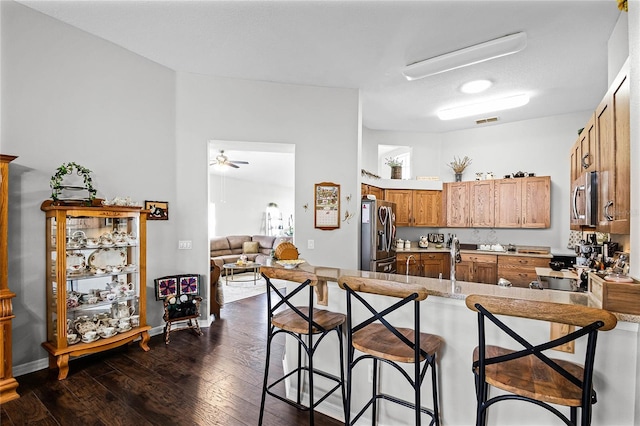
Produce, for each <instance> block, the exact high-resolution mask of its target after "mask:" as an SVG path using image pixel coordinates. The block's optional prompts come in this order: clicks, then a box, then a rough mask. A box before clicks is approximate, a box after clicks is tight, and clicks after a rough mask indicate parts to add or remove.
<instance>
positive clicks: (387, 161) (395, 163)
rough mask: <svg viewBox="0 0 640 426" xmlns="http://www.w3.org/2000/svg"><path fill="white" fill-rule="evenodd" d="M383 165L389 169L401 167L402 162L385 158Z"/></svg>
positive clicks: (392, 158) (394, 158)
mask: <svg viewBox="0 0 640 426" xmlns="http://www.w3.org/2000/svg"><path fill="white" fill-rule="evenodd" d="M384 160H385V163H384V164H386V165H387V166H389V167H402V161H400V160H398V158H396V157H388V158H385V159H384Z"/></svg>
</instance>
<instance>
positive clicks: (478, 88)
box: [460, 80, 493, 94]
mask: <svg viewBox="0 0 640 426" xmlns="http://www.w3.org/2000/svg"><path fill="white" fill-rule="evenodd" d="M492 84H493V83H491V82H490V81H489V80H473V81H469V82H468V83H465V84H463V85H462V86H461V87H460V91H461V92H462V93H467V94H472V93H481V92H484V91H485V90H487V89H488V88H489V87H491V85H492Z"/></svg>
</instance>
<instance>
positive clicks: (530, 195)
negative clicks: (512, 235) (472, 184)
mask: <svg viewBox="0 0 640 426" xmlns="http://www.w3.org/2000/svg"><path fill="white" fill-rule="evenodd" d="M495 193H496V212H495V217H496V219H495V227H496V228H549V227H550V226H551V178H550V177H549V176H541V177H526V178H517V179H499V180H496V181H495Z"/></svg>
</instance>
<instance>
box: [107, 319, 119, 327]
mask: <svg viewBox="0 0 640 426" xmlns="http://www.w3.org/2000/svg"><path fill="white" fill-rule="evenodd" d="M119 322H120V320H119V319H118V318H109V327H117V326H118V323H119Z"/></svg>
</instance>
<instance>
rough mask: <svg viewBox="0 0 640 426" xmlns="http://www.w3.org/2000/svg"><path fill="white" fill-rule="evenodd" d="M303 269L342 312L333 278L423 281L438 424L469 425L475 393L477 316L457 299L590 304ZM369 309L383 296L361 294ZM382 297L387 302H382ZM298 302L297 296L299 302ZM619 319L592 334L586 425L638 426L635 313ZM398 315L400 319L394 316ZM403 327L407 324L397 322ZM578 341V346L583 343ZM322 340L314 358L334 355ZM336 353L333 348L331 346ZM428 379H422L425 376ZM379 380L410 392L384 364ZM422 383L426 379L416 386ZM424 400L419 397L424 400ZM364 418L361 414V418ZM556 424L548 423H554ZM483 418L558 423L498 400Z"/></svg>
mask: <svg viewBox="0 0 640 426" xmlns="http://www.w3.org/2000/svg"><path fill="white" fill-rule="evenodd" d="M300 267H301V268H302V269H304V270H306V271H309V272H313V273H315V274H316V275H317V276H318V278H319V279H320V280H322V281H324V282H326V288H325V291H324V292H323V291H321V292H320V295H322V296H324V299H325V300H324V302H323V303H326V305H327V308H328V309H330V310H332V311H334V312H346V296H345V293H344V292H343V290H341V289H340V288H339V287H338V284H337V281H338V278H339V277H340V276H359V277H371V278H380V279H385V280H390V281H395V282H397V283H398V285H402V284H404V283H411V284H418V285H422V286H424V287H425V288H426V289H427V291H428V293H429V297H428V298H427V299H426V300H425V301H424V302H423V303H422V310H421V316H422V317H421V328H423V330H424V331H426V332H429V333H434V334H437V335H440V336H441V337H443V338H444V340H445V346H444V350H443V352H442V354H441V356H440V359H439V361H438V362H439V375H440V384H439V386H440V398H441V403H440V408H441V415H442V424H449V425H463V424H472V423H473V422H474V421H475V404H476V402H475V391H474V379H473V374H472V372H471V360H472V352H473V348H474V347H475V346H476V345H477V339H478V337H477V317H476V314H475V313H473V312H471V311H470V310H469V309H467V308H466V306H465V303H464V299H465V298H466V296H467V295H469V294H484V295H494V296H505V297H513V298H520V299H525V300H534V301H536V300H537V301H551V302H557V303H565V304H578V305H584V306H597V303H598V301H597V300H595V298H594V297H593V295H592V294H591V293H588V292H587V293H578V292H566V291H555V290H542V291H541V290H532V289H528V288H517V287H509V288H505V287H500V286H497V285H487V284H479V283H474V282H464V281H454V282H452V281H450V280H448V279H437V278H436V279H434V278H425V277H417V276H408V275H397V274H384V273H376V272H369V271H357V270H345V269H339V268H331V267H314V266H312V265H302V266H300ZM368 296H369V298H368V300H370V302H371V303H372V304H373V306H374V307H376V308H380V307H381V306H387V305H388V303H389V302H388V299H387V298H385V297H383V296H372V295H368ZM385 299H387V300H385ZM298 302H300V303H304V302H303V301H302V300H298ZM616 317H617V318H618V321H619V322H618V325H617V327H616V328H615V329H614V330H612V331H607V332H602V333H600V334H599V337H598V349H597V353H596V360H595V361H596V363H595V373H594V387H595V389H596V391H597V393H598V402H597V404H595V405H594V411H593V422H592V423H593V424H616V425H631V424H638V422H639V421H640V419H639V418H638V417H637V416H638V412H640V398H638V395H636V394H635V392H636V383H635V381H636V380H637V379H636V378H637V377H639V376H640V373H639V371H638V369H639V368H640V366H639V365H638V356H639V354H640V331H639V330H640V329H639V327H640V315H629V314H616ZM399 320H400V321H401V319H399ZM522 321H524V320H522V319H517V318H509V319H507V320H505V322H507V323H508V324H509V325H512V326H516V327H517V326H518V325H520V324H521V322H522ZM399 325H401V326H409V327H411V326H412V324H399ZM549 333H550V325H548V324H545V323H542V322H541V323H540V324H539V325H534V326H533V327H531V326H530V325H529V327H528V328H527V331H526V336H525V337H526V338H527V339H530V340H534V341H539V340H544V339H548V337H549ZM497 344H499V345H503V346H506V347H513V342H512V341H508V340H506V339H504V338H503V341H497ZM577 344H582V345H584V344H585V343H584V342H578V343H577ZM294 346H295V345H293V344H292V343H291V344H290V343H288V344H287V353H286V356H285V362H286V364H288V365H293V363H295V360H294V354H295V350H294V349H295V348H294ZM330 346H331V345H326V346H325V347H324V348H321V349H319V350H322V351H327V356H326V357H323V356H322V355H321V356H319V357H316V358H317V359H320V360H323V359H328V360H333V359H334V357H333V356H331V355H330V351H335V350H337V343H336V347H330ZM334 353H335V352H334ZM555 358H559V359H569V360H573V361H575V362H579V363H583V362H584V360H576V359H575V357H574V356H573V355H572V354H570V353H566V352H557V356H555ZM323 367H324V368H327V369H328V371H333V369H335V368H337V367H336V366H335V365H325V366H323ZM425 380H427V381H428V379H425ZM322 385H323V383H322V382H319V381H317V382H316V386H318V387H319V388H320V389H322ZM353 386H354V395H357V396H358V395H365V394H367V392H368V389H369V387H370V384H369V383H368V382H367V374H366V372H365V371H360V372H355V374H354V383H353ZM381 386H382V387H383V388H386V389H391V391H392V392H393V393H394V394H395V395H397V396H400V397H409V395H407V394H406V392H407V390H406V389H404V387H402V386H396V384H395V383H394V382H393V381H391V380H390V379H389V377H385V374H384V370H383V372H382V374H381ZM423 386H424V387H425V389H428V388H429V386H430V384H429V383H425V384H424V385H423ZM425 401H426V400H425ZM382 407H383V408H382V409H381V410H380V412H379V416H380V418H379V423H380V424H403V423H404V422H405V420H404V419H405V417H406V411H404V410H402V409H401V408H396V407H393V406H391V407H390V406H388V405H386V406H385V405H384V404H383V405H382ZM319 409H320V410H321V411H323V412H325V413H326V414H328V415H330V416H333V417H335V418H339V419H342V415H341V410H342V402H341V401H340V399H339V398H338V397H336V398H335V399H329V400H328V401H327V403H325V404H323V405H321V406H319ZM363 421H364V422H365V423H366V422H367V420H363ZM554 422H555V423H554ZM489 424H518V425H526V424H531V425H538V426H539V425H544V424H557V420H555V418H554V417H552V416H551V415H550V414H549V413H547V412H545V410H541V409H539V408H538V407H535V406H529V405H525V404H522V403H519V402H513V403H512V404H503V405H502V406H500V405H498V406H496V407H494V408H493V409H492V410H490V411H489Z"/></svg>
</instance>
